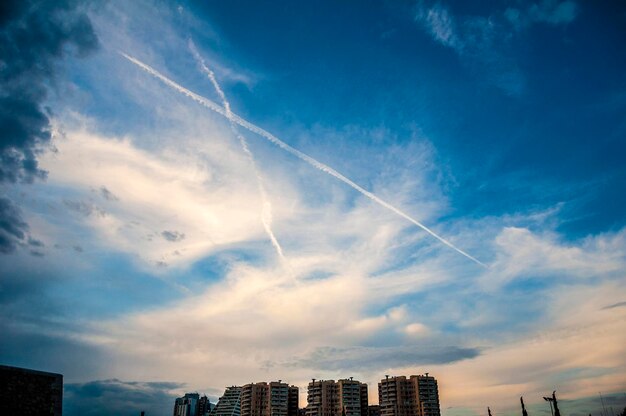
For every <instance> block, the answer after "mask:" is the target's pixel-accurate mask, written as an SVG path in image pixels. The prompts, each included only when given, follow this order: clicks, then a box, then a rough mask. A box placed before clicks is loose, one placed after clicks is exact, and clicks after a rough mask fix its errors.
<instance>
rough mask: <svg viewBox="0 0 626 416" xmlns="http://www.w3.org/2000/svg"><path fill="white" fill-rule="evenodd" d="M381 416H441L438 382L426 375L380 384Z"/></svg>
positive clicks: (388, 378)
mask: <svg viewBox="0 0 626 416" xmlns="http://www.w3.org/2000/svg"><path fill="white" fill-rule="evenodd" d="M378 402H379V405H380V415H381V416H441V412H440V408H439V390H438V386H437V380H436V379H435V378H434V377H431V376H429V375H428V373H426V375H419V376H410V377H409V378H406V377H405V376H398V377H389V376H386V377H385V378H384V379H382V380H381V381H380V383H378Z"/></svg>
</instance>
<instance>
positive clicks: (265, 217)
mask: <svg viewBox="0 0 626 416" xmlns="http://www.w3.org/2000/svg"><path fill="white" fill-rule="evenodd" d="M189 49H190V50H191V53H192V54H193V57H194V58H195V59H196V62H198V64H199V65H200V68H201V69H202V72H204V73H205V74H206V75H207V76H208V77H209V80H210V81H211V84H213V87H214V88H215V91H216V92H217V95H219V97H220V99H221V100H222V105H223V106H224V110H225V111H226V118H228V121H229V122H230V128H231V130H232V131H233V133H234V134H235V136H237V139H239V143H240V144H241V148H242V149H243V151H244V153H245V154H246V156H247V157H248V161H249V162H250V165H252V170H253V171H254V175H255V176H256V182H257V186H258V188H259V194H260V196H261V223H262V224H263V228H265V232H266V233H267V235H268V236H269V238H270V241H271V242H272V245H273V246H274V248H275V249H276V253H278V256H279V257H280V258H281V259H284V258H285V256H284V255H283V249H282V247H281V246H280V243H279V242H278V239H276V236H275V235H274V231H273V230H272V203H271V202H270V200H269V198H268V196H267V192H266V191H265V185H263V179H262V178H261V174H260V173H259V170H258V169H257V166H256V161H255V160H254V155H253V154H252V151H251V150H250V147H249V146H248V142H247V141H246V138H245V137H243V135H242V134H241V133H239V129H238V128H237V123H235V121H234V120H233V113H232V111H231V110H230V103H229V102H228V100H227V99H226V94H224V90H222V88H221V87H220V84H219V83H218V82H217V78H215V74H214V73H213V71H212V70H211V69H210V68H209V67H208V66H207V64H206V63H205V62H204V59H203V58H202V56H200V53H199V52H198V49H196V45H194V43H193V41H192V40H191V39H189Z"/></svg>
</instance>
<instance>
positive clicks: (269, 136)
mask: <svg viewBox="0 0 626 416" xmlns="http://www.w3.org/2000/svg"><path fill="white" fill-rule="evenodd" d="M120 55H122V56H123V57H124V58H126V59H128V60H129V61H130V62H132V63H134V64H135V65H137V66H138V67H140V68H141V69H143V70H144V71H146V72H148V73H149V74H151V75H152V76H154V77H155V78H157V79H159V80H161V81H162V82H163V83H164V84H165V85H168V86H169V87H171V88H173V89H175V90H177V91H178V92H180V93H181V94H183V95H186V96H187V97H189V98H191V99H192V100H194V101H196V102H197V103H198V104H201V105H203V106H205V107H206V108H208V109H209V110H212V111H214V112H216V113H218V114H221V115H223V116H224V117H226V118H228V117H229V116H228V113H227V111H226V109H224V108H223V107H221V106H219V105H218V104H216V103H214V102H213V101H211V100H209V99H208V98H205V97H203V96H201V95H198V94H196V93H194V92H192V91H189V90H188V89H187V88H185V87H183V86H181V85H179V84H177V83H176V82H174V81H172V80H171V79H169V78H167V77H166V76H165V75H163V74H161V73H160V72H158V71H157V70H156V69H154V68H152V67H150V66H148V65H146V64H144V63H143V62H141V61H140V60H138V59H137V58H134V57H132V56H130V55H128V54H126V53H124V52H120ZM229 120H232V121H233V122H235V123H237V124H238V125H239V126H241V127H243V128H245V129H247V130H250V131H251V132H253V133H256V134H258V135H259V136H261V137H263V138H265V139H267V140H268V141H270V142H271V143H273V144H275V145H276V146H278V147H280V148H281V149H283V150H285V151H286V152H289V153H291V154H292V155H294V156H296V157H297V158H299V159H301V160H304V161H305V162H307V163H308V164H310V165H311V166H313V167H316V168H317V169H319V170H321V171H322V172H325V173H327V174H329V175H331V176H333V177H335V178H336V179H338V180H340V181H341V182H343V183H345V184H346V185H348V186H350V187H351V188H353V189H355V190H356V191H358V192H360V193H361V194H363V195H365V196H366V197H368V198H369V199H371V200H372V201H374V202H376V203H377V204H379V205H381V206H383V207H385V208H387V209H388V210H390V211H392V212H394V213H396V214H397V215H399V216H400V217H402V218H404V219H406V220H407V221H409V222H411V223H412V224H414V225H416V226H417V227H419V228H421V229H422V230H424V231H426V232H427V233H428V234H430V235H431V236H432V237H434V238H436V239H437V240H439V241H440V242H441V243H443V244H445V245H446V246H448V247H450V248H451V249H453V250H455V251H456V252H457V253H459V254H461V255H463V256H465V257H467V258H468V259H470V260H472V261H473V262H475V263H476V264H479V265H481V266H483V267H488V266H487V265H486V264H485V263H483V262H481V261H480V260H478V259H476V258H475V257H473V256H471V255H470V254H468V253H466V252H465V251H463V250H461V249H460V248H458V247H457V246H455V245H454V244H452V243H451V242H449V241H448V240H446V239H445V238H443V237H440V236H439V235H438V234H436V233H435V232H434V231H432V230H431V229H430V228H428V227H426V226H425V225H424V224H422V223H421V222H419V221H417V220H416V219H414V218H413V217H411V216H410V215H408V214H406V213H404V212H403V211H401V210H399V209H398V208H396V207H394V206H393V205H391V204H390V203H388V202H386V201H384V200H382V199H380V198H379V197H377V196H376V195H374V194H373V193H371V192H369V191H367V190H366V189H364V188H362V187H361V186H359V185H357V184H356V183H354V182H353V181H352V180H350V179H348V178H347V177H345V176H343V175H342V174H341V173H339V172H337V171H336V170H335V169H333V168H331V167H330V166H327V165H325V164H323V163H322V162H318V161H317V160H315V159H313V158H312V157H311V156H309V155H307V154H305V153H302V152H301V151H299V150H298V149H295V148H293V147H291V146H289V145H288V144H287V143H285V142H283V141H282V140H280V139H279V138H278V137H276V136H274V135H273V134H271V133H270V132H268V131H266V130H263V129H262V128H260V127H258V126H256V125H254V124H252V123H250V122H249V121H247V120H244V119H243V118H241V117H239V116H238V115H237V114H235V113H232V112H231V113H230V118H229Z"/></svg>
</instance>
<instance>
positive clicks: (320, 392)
mask: <svg viewBox="0 0 626 416" xmlns="http://www.w3.org/2000/svg"><path fill="white" fill-rule="evenodd" d="M367 400H368V396H367V384H365V383H361V382H359V381H357V380H354V379H352V378H350V379H341V380H339V381H335V380H315V379H313V380H312V381H311V382H310V383H309V386H308V390H307V407H306V416H366V415H367ZM363 403H365V405H364V404H363ZM363 412H365V413H363Z"/></svg>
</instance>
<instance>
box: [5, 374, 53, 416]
mask: <svg viewBox="0 0 626 416" xmlns="http://www.w3.org/2000/svg"><path fill="white" fill-rule="evenodd" d="M62 412H63V375H61V374H55V373H46V372H44V371H35V370H28V369H26V368H18V367H9V366H6V365H0V414H1V415H32V416H44V415H45V416H61V415H62Z"/></svg>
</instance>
